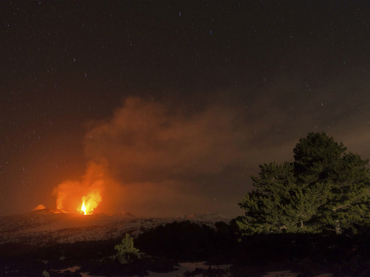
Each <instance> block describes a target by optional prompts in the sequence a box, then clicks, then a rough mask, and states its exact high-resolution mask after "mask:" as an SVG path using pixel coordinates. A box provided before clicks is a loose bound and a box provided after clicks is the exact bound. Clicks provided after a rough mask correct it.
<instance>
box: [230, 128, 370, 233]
mask: <svg viewBox="0 0 370 277" xmlns="http://www.w3.org/2000/svg"><path fill="white" fill-rule="evenodd" d="M346 150H347V149H346V148H345V147H344V146H343V144H342V143H339V144H338V143H336V142H335V141H334V139H333V138H330V137H328V136H327V135H326V134H325V133H310V134H308V135H307V137H306V138H303V139H300V140H299V143H298V144H297V145H296V147H295V148H294V150H293V152H294V154H295V155H294V160H295V161H294V162H292V163H289V162H285V163H283V164H281V165H278V164H276V163H275V162H271V163H269V164H264V165H261V166H260V170H261V172H260V173H259V176H258V177H253V176H252V180H253V186H254V187H255V190H253V191H252V192H249V193H248V194H247V195H246V196H245V197H244V199H243V200H242V202H241V203H239V205H240V207H241V208H242V209H244V210H245V216H243V217H239V218H238V219H237V224H238V226H239V228H240V230H241V232H242V233H243V234H254V233H279V232H321V231H323V230H332V231H335V233H336V234H340V233H341V232H342V231H343V229H352V230H353V231H356V230H357V229H358V227H359V226H364V225H367V224H369V223H370V217H369V204H370V197H369V189H370V180H369V170H368V169H367V168H366V167H365V166H366V165H367V164H368V160H362V159H361V157H360V156H359V155H357V154H352V153H345V151H346Z"/></svg>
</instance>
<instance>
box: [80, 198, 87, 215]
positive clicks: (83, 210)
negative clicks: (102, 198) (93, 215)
mask: <svg viewBox="0 0 370 277" xmlns="http://www.w3.org/2000/svg"><path fill="white" fill-rule="evenodd" d="M81 211H82V212H83V213H84V215H86V206H85V201H83V202H82V207H81Z"/></svg>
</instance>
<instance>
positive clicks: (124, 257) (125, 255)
mask: <svg viewBox="0 0 370 277" xmlns="http://www.w3.org/2000/svg"><path fill="white" fill-rule="evenodd" d="M114 249H115V250H117V257H118V260H119V261H120V263H121V264H127V263H128V262H129V261H130V258H131V256H132V255H134V254H136V253H137V252H139V249H137V248H135V247H134V238H133V237H131V236H130V235H129V234H126V237H125V238H123V239H122V243H121V244H117V245H116V246H114Z"/></svg>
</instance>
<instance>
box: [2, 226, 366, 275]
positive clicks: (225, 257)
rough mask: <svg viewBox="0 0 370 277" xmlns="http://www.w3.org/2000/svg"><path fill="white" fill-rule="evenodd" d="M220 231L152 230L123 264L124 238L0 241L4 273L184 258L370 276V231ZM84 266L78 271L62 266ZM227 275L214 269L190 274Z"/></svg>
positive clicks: (128, 270)
mask: <svg viewBox="0 0 370 277" xmlns="http://www.w3.org/2000/svg"><path fill="white" fill-rule="evenodd" d="M216 227H217V230H215V229H213V228H210V227H208V226H205V225H203V226H199V225H197V224H193V223H191V222H181V223H178V222H174V223H171V224H167V225H165V226H159V227H157V228H155V229H152V230H149V231H147V232H145V233H143V234H141V235H139V237H138V238H137V239H135V247H137V248H139V249H140V252H141V253H140V255H139V257H132V260H131V262H130V263H128V264H125V265H122V264H120V263H119V262H118V260H117V259H116V258H115V254H116V251H115V250H114V246H115V245H117V244H119V243H120V241H121V239H111V240H104V241H86V242H75V243H70V244H50V245H47V246H42V247H40V246H37V245H32V246H31V245H26V244H17V243H8V244H2V245H0V276H48V275H47V274H49V275H50V276H81V275H80V274H79V272H89V273H90V274H94V275H103V276H134V275H141V276H146V275H149V273H148V271H151V272H171V271H174V270H175V269H176V268H175V266H177V265H178V263H180V262H190V261H193V262H195V261H207V263H208V264H210V265H217V264H231V265H232V266H231V267H230V270H229V271H228V274H229V275H232V276H261V275H262V274H263V272H266V271H270V270H275V271H276V270H283V269H291V270H293V271H295V272H301V274H300V276H316V275H319V274H320V273H325V272H331V273H333V274H334V276H356V277H358V276H370V235H369V234H368V233H367V232H366V231H364V232H362V234H357V235H353V234H345V235H328V234H326V235H323V234H317V235H312V234H311V235H307V234H296V235H291V234H289V235H288V234H276V235H255V236H250V237H245V238H243V240H241V241H240V239H239V240H238V237H237V236H236V235H235V232H234V231H233V228H232V227H230V225H228V224H226V223H223V222H220V223H216ZM72 266H81V268H80V270H79V272H78V271H77V272H76V273H71V272H67V271H65V272H64V273H63V272H62V273H60V272H59V271H58V270H61V269H66V268H69V267H72ZM196 274H203V275H204V276H225V275H223V274H225V271H224V270H221V269H215V267H210V268H209V269H208V270H201V269H198V270H196V271H193V272H188V273H187V274H186V276H195V275H196Z"/></svg>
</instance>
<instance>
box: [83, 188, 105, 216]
mask: <svg viewBox="0 0 370 277" xmlns="http://www.w3.org/2000/svg"><path fill="white" fill-rule="evenodd" d="M101 201H102V197H101V194H100V191H94V192H91V193H89V194H88V195H87V196H83V197H82V206H81V211H82V212H83V213H84V215H91V214H92V213H93V211H94V210H95V209H96V207H97V206H98V205H99V203H100V202H101Z"/></svg>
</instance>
